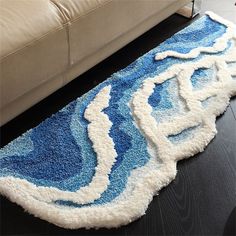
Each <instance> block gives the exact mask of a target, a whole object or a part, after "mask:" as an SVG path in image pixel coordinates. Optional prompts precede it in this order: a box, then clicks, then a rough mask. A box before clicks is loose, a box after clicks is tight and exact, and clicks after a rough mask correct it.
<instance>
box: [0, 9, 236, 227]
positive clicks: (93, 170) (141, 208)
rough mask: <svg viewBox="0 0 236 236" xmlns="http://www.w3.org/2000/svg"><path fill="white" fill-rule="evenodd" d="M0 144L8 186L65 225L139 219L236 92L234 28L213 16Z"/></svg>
mask: <svg viewBox="0 0 236 236" xmlns="http://www.w3.org/2000/svg"><path fill="white" fill-rule="evenodd" d="M208 14H209V16H205V17H203V18H201V19H199V20H198V21H196V22H195V23H193V24H192V25H191V26H190V27H188V28H186V29H184V30H183V31H181V32H179V33H177V34H176V35H174V36H173V37H172V38H170V39H168V40H166V41H165V42H164V43H163V44H161V45H160V46H159V47H157V48H154V49H153V50H152V51H150V52H148V53H147V54H145V55H143V56H142V57H140V58H139V59H138V60H136V61H135V62H133V63H132V64H131V65H129V66H128V67H127V68H125V69H123V70H121V71H119V72H117V73H115V74H113V75H112V76H111V78H110V79H108V80H106V81H104V82H103V83H101V84H100V85H98V86H97V87H95V88H94V89H92V90H91V91H89V92H88V93H87V94H85V95H84V96H82V97H80V98H78V99H76V100H75V101H73V102H71V103H70V104H68V105H67V106H66V107H64V108H63V109H62V110H60V111H59V112H57V113H56V114H55V115H53V116H52V117H51V118H49V119H47V120H45V121H44V122H42V123H41V124H40V125H38V126H37V127H35V128H33V129H32V130H29V131H28V132H26V133H25V134H23V135H22V136H21V137H19V138H18V139H16V140H14V141H12V142H11V143H9V144H8V145H7V146H5V147H4V148H3V149H1V150H0V164H1V167H2V168H1V170H0V176H1V178H0V191H1V192H2V193H3V194H5V195H6V196H8V197H9V198H10V199H11V200H12V201H15V202H17V203H18V204H20V205H22V206H23V207H24V208H26V209H27V210H28V211H29V212H31V213H33V214H35V215H37V216H39V217H41V218H43V219H46V220H48V221H50V222H52V223H54V224H57V225H59V226H62V227H67V228H80V227H87V228H89V227H116V226H119V225H123V224H127V223H129V222H130V221H133V220H134V219H136V218H138V217H140V216H141V215H143V214H144V213H145V210H146V208H147V206H148V204H149V202H150V201H151V200H152V197H153V195H154V194H156V193H157V191H158V190H160V189H161V188H162V187H163V186H166V185H167V184H168V183H169V182H170V181H171V180H172V179H173V178H174V177H175V175H176V162H177V161H178V160H180V159H183V158H187V157H190V156H193V155H194V154H196V153H198V152H201V151H203V149H204V148H205V146H206V145H207V144H208V143H209V142H210V141H211V140H212V138H213V137H214V135H215V134H216V128H215V118H216V116H217V115H219V114H220V113H222V112H223V111H224V109H225V107H226V106H227V104H228V102H229V98H230V96H233V95H235V93H236V80H235V78H236V77H235V76H236V71H235V68H236V64H235V63H236V51H235V40H236V35H235V32H236V31H235V25H233V24H232V23H230V22H228V21H226V20H224V19H222V18H220V17H218V16H216V15H214V14H213V13H208Z"/></svg>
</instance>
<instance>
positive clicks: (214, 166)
mask: <svg viewBox="0 0 236 236" xmlns="http://www.w3.org/2000/svg"><path fill="white" fill-rule="evenodd" d="M222 2H224V4H222ZM233 5H234V0H224V1H220V0H205V2H204V4H203V11H205V10H212V11H215V12H216V13H218V14H220V15H221V16H223V17H225V18H228V19H230V20H231V21H234V22H235V23H236V10H235V7H234V6H233ZM190 23H191V22H190V21H189V20H187V19H185V18H183V17H180V16H178V15H173V16H171V17H170V18H168V19H167V20H165V21H164V22H162V23H161V24H159V25H158V26H156V27H154V28H153V29H152V30H150V31H148V32H147V33H145V34H144V35H143V36H141V37H139V38H138V39H136V40H135V41H133V42H132V43H130V44H129V45H127V46H126V47H125V48H123V49H121V50H120V51H118V52H117V53H115V54H114V55H112V56H111V57H109V58H108V59H106V60H105V61H103V62H102V63H100V64H99V65H97V66H95V67H94V68H92V69H91V70H89V71H88V72H86V73H85V74H83V75H82V76H80V77H78V78H77V79H76V80H74V81H73V82H71V83H70V84H69V85H67V86H66V87H64V88H63V89H61V90H59V91H57V92H56V93H54V94H53V95H51V96H50V97H48V98H47V99H45V100H43V101H42V102H40V103H39V104H37V105H36V106H34V107H33V108H31V109H30V110H28V111H26V112H25V113H23V114H22V115H20V116H19V117H17V118H16V119H14V120H13V121H11V122H10V123H8V124H6V125H5V126H4V127H2V128H1V145H4V144H6V143H8V142H9V141H11V140H12V139H14V138H15V137H17V136H18V135H20V134H22V133H23V132H25V131H26V130H28V129H30V128H32V127H34V126H35V125H37V124H39V123H40V122H41V121H42V120H44V119H45V118H47V117H49V116H50V115H51V114H53V113H55V112H56V111H57V110H58V109H60V108H62V107H63V106H65V105H66V104H67V103H69V102H70V101H72V100H74V99H75V98H76V97H78V96H81V95H82V94H84V93H85V92H87V91H88V90H90V89H91V88H93V87H94V86H95V85H96V84H97V83H100V82H101V81H103V80H104V79H106V78H107V77H108V76H109V75H111V74H112V73H114V72H116V71H117V70H119V69H121V68H124V67H126V66H127V65H128V64H129V63H131V62H132V61H134V60H135V59H136V58H138V57H140V56H141V55H142V54H144V53H145V52H147V51H149V50H150V49H152V48H153V47H155V46H157V45H158V44H159V43H161V42H162V41H164V40H165V39H167V38H168V37H170V36H171V35H172V34H174V33H175V32H177V31H179V30H180V29H182V28H184V27H185V26H187V25H188V24H190ZM94 78H96V81H94ZM32 118H33V119H32ZM216 124H217V129H218V134H217V136H216V138H215V139H214V140H213V141H212V142H211V143H210V145H209V146H208V147H207V148H206V150H205V151H204V152H203V153H201V154H198V155H196V157H194V158H191V159H188V160H184V161H181V162H179V164H178V174H177V177H176V179H175V180H174V181H173V182H172V183H171V184H170V185H169V186H168V187H166V188H164V189H163V190H162V191H161V192H160V194H159V196H157V197H155V198H154V200H153V201H152V203H151V204H150V206H149V208H148V210H147V213H146V215H145V216H143V217H142V218H141V219H139V220H137V221H136V222H133V223H131V224H130V225H127V226H124V227H121V228H119V229H112V230H105V229H100V230H64V229H61V228H59V227H56V226H54V225H52V224H49V223H47V222H45V221H42V220H40V219H37V218H35V217H33V216H31V215H29V214H28V213H25V212H24V210H23V209H22V208H21V207H19V206H17V205H16V204H14V203H11V202H10V201H8V200H7V199H5V198H4V197H1V201H0V203H1V220H0V230H1V231H0V235H22V234H24V235H230V234H231V235H233V234H234V235H236V232H235V222H236V184H235V180H236V99H233V100H232V101H231V105H230V106H229V107H228V109H227V110H226V112H225V114H224V115H222V116H221V117H219V118H218V119H217V123H216Z"/></svg>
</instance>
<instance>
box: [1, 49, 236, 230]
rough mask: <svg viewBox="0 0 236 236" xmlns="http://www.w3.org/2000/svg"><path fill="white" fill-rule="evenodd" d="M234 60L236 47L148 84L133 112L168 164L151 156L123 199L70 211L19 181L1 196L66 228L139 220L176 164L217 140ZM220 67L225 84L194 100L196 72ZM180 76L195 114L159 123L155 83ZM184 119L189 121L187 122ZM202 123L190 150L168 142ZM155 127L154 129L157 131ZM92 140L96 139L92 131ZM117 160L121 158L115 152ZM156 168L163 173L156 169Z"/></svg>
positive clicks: (7, 182) (4, 187)
mask: <svg viewBox="0 0 236 236" xmlns="http://www.w3.org/2000/svg"><path fill="white" fill-rule="evenodd" d="M230 61H232V62H234V61H236V50H235V48H232V49H231V50H230V53H229V54H227V55H225V56H216V55H213V56H212V55H208V56H205V57H204V58H203V59H201V60H199V61H198V62H194V63H193V62H186V63H185V64H181V65H180V64H179V65H174V66H172V67H170V68H169V69H168V70H167V71H166V72H164V73H163V74H161V75H159V76H157V77H154V78H150V79H147V80H146V81H145V82H144V84H143V87H142V88H140V90H138V91H137V92H136V94H135V95H134V97H133V100H132V101H131V108H132V109H133V114H134V115H135V116H136V119H135V120H136V121H137V124H138V126H139V127H140V129H141V130H142V132H143V133H144V134H145V135H146V137H147V139H148V142H149V143H151V144H150V145H151V146H152V145H153V144H155V145H156V147H157V148H158V155H159V158H160V159H161V161H162V162H161V164H160V163H159V161H158V160H157V159H155V155H151V160H150V161H149V162H148V163H147V164H146V165H145V166H144V167H140V168H137V169H136V170H134V171H132V173H131V176H130V178H129V179H128V183H127V188H126V189H125V190H124V192H123V193H122V194H121V195H120V196H119V197H118V198H117V199H115V200H113V201H112V202H111V203H108V204H106V207H104V205H103V206H90V207H83V208H73V209H72V208H70V207H66V206H59V205H53V204H48V203H45V202H42V201H39V200H38V199H37V198H35V197H34V193H33V192H34V191H36V192H37V194H39V195H40V193H38V190H37V189H38V188H33V192H30V191H28V190H27V191H25V190H26V189H28V188H29V186H30V187H32V186H34V185H33V184H31V183H29V182H28V181H25V180H20V179H17V178H13V177H2V178H0V183H1V185H0V191H1V193H3V194H4V195H6V196H8V197H9V198H10V199H11V200H12V201H13V202H17V203H18V204H20V205H21V206H22V207H24V208H25V209H26V210H28V211H29V212H31V213H33V214H34V215H36V216H38V217H40V218H42V219H45V220H47V221H49V222H52V223H54V224H57V225H59V226H62V227H65V228H81V227H86V228H90V227H107V228H109V227H117V226H120V225H123V224H127V223H129V222H131V221H133V220H135V219H137V218H138V217H140V216H142V215H143V214H144V213H145V211H146V209H147V207H148V204H149V203H150V201H151V200H152V197H153V195H154V194H156V192H157V191H158V190H160V189H161V188H162V187H164V186H166V185H167V184H168V183H169V182H170V181H171V180H173V179H174V177H175V175H176V161H177V160H180V159H183V158H186V157H189V156H191V155H194V154H195V153H197V152H200V151H202V150H203V149H204V147H205V146H206V145H207V144H208V143H209V142H210V141H211V140H212V138H213V137H214V135H215V133H216V128H215V118H216V116H217V115H219V114H221V113H222V112H223V111H224V110H225V108H226V106H227V105H228V103H229V97H230V96H232V95H235V93H236V82H235V81H233V80H232V75H233V74H231V71H232V70H229V69H228V68H227V66H226V62H230ZM214 63H216V64H217V66H218V77H219V80H218V81H217V82H215V83H214V85H213V86H212V87H211V88H208V89H206V90H205V91H204V92H200V91H195V92H192V93H193V94H194V95H193V94H191V93H189V90H188V89H191V87H190V86H191V85H190V81H189V77H190V76H191V74H192V73H193V70H194V69H197V68H201V67H205V68H209V67H210V66H211V65H213V64H214ZM174 75H176V76H177V78H178V81H179V83H180V86H181V87H180V92H181V96H183V97H184V98H185V100H186V102H187V106H188V108H189V109H190V114H187V115H186V116H185V117H184V119H183V117H181V118H179V119H177V118H176V119H175V120H174V121H173V122H169V123H167V124H166V125H165V124H164V123H162V124H157V123H156V121H155V120H154V119H153V117H152V116H151V115H150V114H151V110H150V106H149V105H148V102H147V98H148V94H149V96H150V93H152V91H153V88H154V85H155V83H160V82H163V81H165V80H168V79H169V78H171V77H173V76H174ZM223 75H224V79H223ZM180 78H181V79H180ZM182 80H183V81H182ZM186 90H188V91H186ZM104 91H106V92H107V93H108V91H109V88H108V87H105V88H104ZM100 92H101V91H100ZM146 93H147V94H146ZM103 95H104V94H103ZM210 96H216V99H215V101H214V103H212V104H211V106H210V107H208V108H207V109H206V110H203V109H201V107H200V104H199V103H200V102H199V101H200V100H204V99H206V98H208V97H210ZM105 97H109V96H108V95H107V94H106V96H104V99H105ZM105 105H107V103H106V104H105ZM205 112H207V114H208V116H206V114H205ZM88 116H89V115H88ZM144 118H145V119H146V123H148V124H149V127H148V126H147V125H145V124H144V123H145V122H144ZM186 119H187V120H188V121H189V123H188V125H186V124H185V123H186ZM183 120H185V123H184V122H183ZM201 122H202V123H203V127H202V128H201V129H200V131H199V133H197V134H196V135H195V138H194V140H191V141H188V143H185V144H187V145H185V146H186V147H185V146H181V147H180V148H176V147H174V146H173V145H171V143H170V141H168V140H167V136H168V135H170V134H176V133H178V132H180V131H181V130H183V129H185V128H188V127H189V126H191V125H193V126H194V125H196V124H199V123H201ZM108 123H109V122H108ZM150 124H153V125H152V126H151V125H150ZM178 124H179V125H178ZM108 127H109V125H108V126H107V128H108ZM150 127H151V129H150ZM153 131H155V132H158V133H160V134H162V135H159V136H158V137H156V136H154V135H153ZM91 135H93V134H92V133H91V132H90V136H91ZM94 135H96V133H94ZM109 141H111V140H109ZM162 145H163V146H162ZM110 147H112V142H111V143H110ZM113 148H114V147H113ZM97 151H98V152H100V151H101V150H99V149H98V150H97ZM170 151H171V153H170ZM173 154H174V155H173ZM113 158H115V153H114V156H113ZM112 163H113V162H112V161H111V163H110V164H111V165H112ZM151 164H154V165H153V168H151V170H152V171H150V166H151ZM159 164H160V166H159ZM155 165H156V167H158V168H154V167H155ZM140 173H142V174H143V178H142V179H141V180H140V181H139V182H137V183H135V186H134V185H133V182H134V179H135V178H137V175H138V174H140ZM42 188H45V187H42ZM58 197H60V196H58ZM43 199H45V196H43ZM60 199H61V197H60Z"/></svg>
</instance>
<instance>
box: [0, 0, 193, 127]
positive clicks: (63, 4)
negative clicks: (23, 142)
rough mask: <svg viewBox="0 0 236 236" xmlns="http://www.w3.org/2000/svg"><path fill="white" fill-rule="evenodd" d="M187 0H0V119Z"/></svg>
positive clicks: (3, 120)
mask: <svg viewBox="0 0 236 236" xmlns="http://www.w3.org/2000/svg"><path fill="white" fill-rule="evenodd" d="M188 2H190V0H0V89H1V90H0V92H1V94H0V125H3V124H5V123H6V122H7V121H9V120H10V119H12V118H14V117H15V116H17V115H18V114H20V113H21V112H23V111H25V110H26V109H27V108H29V107H31V106H32V105H34V104H35V103H37V102H38V101H40V100H42V99H43V98H45V97H46V96H48V95H49V94H51V93H52V92H54V91H55V90H57V89H59V88H60V87H62V86H63V85H65V84H67V83H68V82H70V81H71V80H73V79H74V78H76V77H77V76H78V75H80V74H81V73H83V72H85V71H86V70H88V69H89V68H91V67H92V66H94V65H95V64H97V63H98V62H100V61H102V60H103V59H104V58H106V57H107V56H109V55H111V54H112V53H114V52H115V51H117V50H118V49H120V48H121V47H123V46H124V45H126V44H127V43H129V42H130V41H131V40H133V39H135V38H136V37H137V36H139V35H141V34H142V33H144V32H145V31H147V30H148V29H150V28H151V27H153V26H154V25H156V24H157V23H159V22H160V21H162V20H163V19H165V18H167V17H168V16H169V15H171V14H173V13H174V12H176V11H177V10H178V9H179V8H181V7H182V6H184V5H185V4H186V3H188ZM92 79H93V78H91V80H92Z"/></svg>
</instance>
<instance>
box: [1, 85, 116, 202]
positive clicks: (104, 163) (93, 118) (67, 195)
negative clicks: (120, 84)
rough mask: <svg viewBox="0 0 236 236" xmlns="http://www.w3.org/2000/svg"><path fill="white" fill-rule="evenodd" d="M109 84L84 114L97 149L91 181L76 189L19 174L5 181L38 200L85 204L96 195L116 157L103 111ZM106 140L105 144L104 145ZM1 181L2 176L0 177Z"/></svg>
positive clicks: (107, 182)
mask: <svg viewBox="0 0 236 236" xmlns="http://www.w3.org/2000/svg"><path fill="white" fill-rule="evenodd" d="M109 93H110V86H107V87H105V88H103V89H102V90H101V91H100V92H99V93H98V94H97V95H96V97H95V98H94V100H93V101H92V102H91V103H90V104H89V105H88V107H87V108H86V110H85V113H84V117H85V118H86V119H87V120H88V121H89V122H90V123H89V124H88V136H89V138H90V140H91V141H92V143H93V149H94V151H95V152H96V153H97V167H96V171H95V175H94V176H93V178H92V180H91V182H90V183H89V184H88V185H87V186H84V187H81V188H80V189H79V190H77V191H76V192H71V191H63V190H60V189H58V188H55V187H44V186H36V185H35V184H33V183H31V182H29V181H27V180H24V179H19V178H14V177H7V178H8V181H10V182H15V183H16V184H17V185H18V186H19V189H21V191H24V192H26V193H28V194H30V195H32V196H33V197H34V198H36V199H37V200H39V201H44V202H48V203H50V202H53V201H56V200H58V199H60V200H65V201H73V202H75V203H79V204H86V203H89V202H93V201H94V200H96V199H98V198H99V197H100V196H101V194H102V193H103V192H104V191H105V190H106V189H107V186H108V185H109V177H108V175H109V173H110V171H111V168H112V166H113V164H114V162H115V159H116V156H117V154H116V151H115V148H114V142H113V140H112V139H111V137H110V136H109V130H110V128H111V126H112V123H111V121H110V120H109V118H108V116H107V115H106V114H105V113H103V112H102V110H103V109H105V108H106V107H108V105H109V100H110V95H109ZM104 144H106V148H104ZM0 181H1V179H0Z"/></svg>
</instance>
